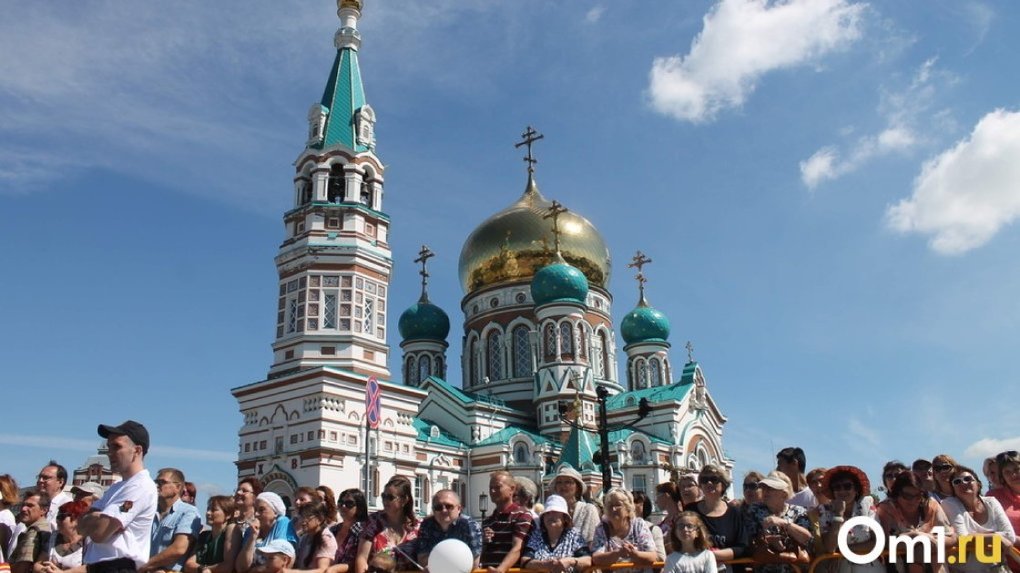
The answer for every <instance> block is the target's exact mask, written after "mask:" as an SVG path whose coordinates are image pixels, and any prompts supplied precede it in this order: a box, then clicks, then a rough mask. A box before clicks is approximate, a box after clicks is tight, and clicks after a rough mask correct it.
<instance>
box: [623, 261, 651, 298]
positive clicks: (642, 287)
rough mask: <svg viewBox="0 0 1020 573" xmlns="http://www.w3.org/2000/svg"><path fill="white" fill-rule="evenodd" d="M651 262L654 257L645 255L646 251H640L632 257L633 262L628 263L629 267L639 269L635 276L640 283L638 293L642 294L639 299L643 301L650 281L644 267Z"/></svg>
mask: <svg viewBox="0 0 1020 573" xmlns="http://www.w3.org/2000/svg"><path fill="white" fill-rule="evenodd" d="M650 262H652V259H649V258H648V257H647V256H645V254H644V253H642V252H641V251H638V252H637V253H636V254H635V255H634V258H633V259H631V262H630V263H629V264H627V268H631V269H637V276H635V277H634V278H635V279H636V280H637V283H638V294H640V299H639V300H640V302H641V303H644V302H645V283H646V282H648V279H646V278H645V273H644V272H643V268H644V266H645V265H647V264H648V263H650Z"/></svg>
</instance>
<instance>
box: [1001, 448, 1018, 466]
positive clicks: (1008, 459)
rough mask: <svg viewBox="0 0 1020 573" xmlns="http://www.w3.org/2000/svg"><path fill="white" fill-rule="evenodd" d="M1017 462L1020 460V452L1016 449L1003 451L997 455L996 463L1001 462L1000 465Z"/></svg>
mask: <svg viewBox="0 0 1020 573" xmlns="http://www.w3.org/2000/svg"><path fill="white" fill-rule="evenodd" d="M1016 462H1020V453H1018V452H1017V451H1016V450H1009V451H1007V452H1001V453H999V454H998V455H997V456H995V463H997V464H999V465H1000V466H1002V465H1005V464H1008V463H1016Z"/></svg>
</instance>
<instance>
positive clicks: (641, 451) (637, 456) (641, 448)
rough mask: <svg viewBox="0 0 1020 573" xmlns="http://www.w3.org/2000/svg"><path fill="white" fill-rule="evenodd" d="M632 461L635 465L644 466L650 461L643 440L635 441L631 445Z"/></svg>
mask: <svg viewBox="0 0 1020 573" xmlns="http://www.w3.org/2000/svg"><path fill="white" fill-rule="evenodd" d="M630 461H631V463H634V464H643V463H647V461H648V452H647V450H646V449H645V444H644V442H642V441H641V440H634V441H633V442H632V443H631V444H630Z"/></svg>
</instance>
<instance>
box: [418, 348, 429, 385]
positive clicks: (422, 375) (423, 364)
mask: <svg viewBox="0 0 1020 573" xmlns="http://www.w3.org/2000/svg"><path fill="white" fill-rule="evenodd" d="M431 375H432V361H431V360H429V357H428V356H427V355H425V354H422V355H421V356H419V357H418V382H424V381H425V379H426V378H428V377H429V376H431Z"/></svg>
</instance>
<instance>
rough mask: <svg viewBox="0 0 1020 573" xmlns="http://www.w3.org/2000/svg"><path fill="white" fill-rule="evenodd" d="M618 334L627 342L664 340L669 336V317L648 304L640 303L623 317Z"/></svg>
mask: <svg viewBox="0 0 1020 573" xmlns="http://www.w3.org/2000/svg"><path fill="white" fill-rule="evenodd" d="M620 334H621V335H622V336H623V341H624V342H625V343H627V344H633V343H635V342H645V341H647V340H666V339H668V338H669V319H668V318H666V315H665V314H662V313H661V312H659V311H657V310H655V309H654V308H652V307H650V306H645V305H640V306H638V307H637V308H635V309H634V310H632V311H630V312H628V313H627V316H625V317H623V322H622V323H620Z"/></svg>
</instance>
